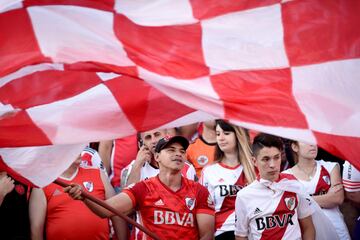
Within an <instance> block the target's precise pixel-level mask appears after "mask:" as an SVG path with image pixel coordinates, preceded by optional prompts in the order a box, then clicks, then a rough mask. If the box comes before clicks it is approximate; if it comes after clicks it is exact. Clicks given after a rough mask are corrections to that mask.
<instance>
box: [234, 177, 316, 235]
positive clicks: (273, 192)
mask: <svg viewBox="0 0 360 240" xmlns="http://www.w3.org/2000/svg"><path fill="white" fill-rule="evenodd" d="M261 181H262V180H260V181H259V180H255V181H254V182H253V183H251V184H250V185H248V186H247V187H245V188H244V189H242V190H241V191H239V192H238V194H237V197H236V203H235V212H236V222H235V228H236V229H235V235H236V236H241V237H248V239H262V240H263V239H301V230H300V225H299V221H298V219H303V218H305V217H308V216H310V215H311V214H312V213H313V209H312V208H311V207H310V204H311V202H310V200H308V199H306V198H304V197H301V196H299V195H298V194H296V193H294V192H289V191H282V190H277V189H271V188H270V187H267V186H266V185H265V184H263V183H262V182H261Z"/></svg>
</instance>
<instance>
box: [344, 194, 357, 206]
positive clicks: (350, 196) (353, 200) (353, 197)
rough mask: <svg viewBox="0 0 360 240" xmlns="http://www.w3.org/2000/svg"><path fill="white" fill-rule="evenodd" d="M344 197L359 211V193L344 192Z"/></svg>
mask: <svg viewBox="0 0 360 240" xmlns="http://www.w3.org/2000/svg"><path fill="white" fill-rule="evenodd" d="M345 196H346V198H347V199H349V200H350V201H351V203H352V204H353V205H354V206H355V207H357V208H359V209H360V191H359V192H345Z"/></svg>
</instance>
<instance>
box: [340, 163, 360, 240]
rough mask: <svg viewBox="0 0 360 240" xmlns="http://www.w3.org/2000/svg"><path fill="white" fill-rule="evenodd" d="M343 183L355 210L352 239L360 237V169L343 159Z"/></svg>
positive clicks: (346, 195)
mask: <svg viewBox="0 0 360 240" xmlns="http://www.w3.org/2000/svg"><path fill="white" fill-rule="evenodd" d="M342 181H343V185H344V190H345V197H346V198H347V199H348V200H349V201H350V202H351V203H352V205H353V206H354V208H355V211H356V213H355V214H356V215H355V216H357V217H356V220H355V226H354V229H353V231H352V239H360V170H359V169H357V168H356V167H355V166H354V165H352V164H350V163H349V162H348V161H345V163H344V168H343V179H342Z"/></svg>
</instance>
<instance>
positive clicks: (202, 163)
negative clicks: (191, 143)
mask: <svg viewBox="0 0 360 240" xmlns="http://www.w3.org/2000/svg"><path fill="white" fill-rule="evenodd" d="M196 160H197V162H198V163H199V165H200V166H205V165H206V164H207V163H208V162H209V159H208V157H207V156H205V155H200V156H199V157H198V158H197V159H196Z"/></svg>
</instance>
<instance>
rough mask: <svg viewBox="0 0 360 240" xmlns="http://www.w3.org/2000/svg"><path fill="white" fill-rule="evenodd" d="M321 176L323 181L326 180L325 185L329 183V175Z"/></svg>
mask: <svg viewBox="0 0 360 240" xmlns="http://www.w3.org/2000/svg"><path fill="white" fill-rule="evenodd" d="M322 178H323V180H324V182H326V184H327V185H330V184H331V182H330V178H329V176H323V177H322Z"/></svg>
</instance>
